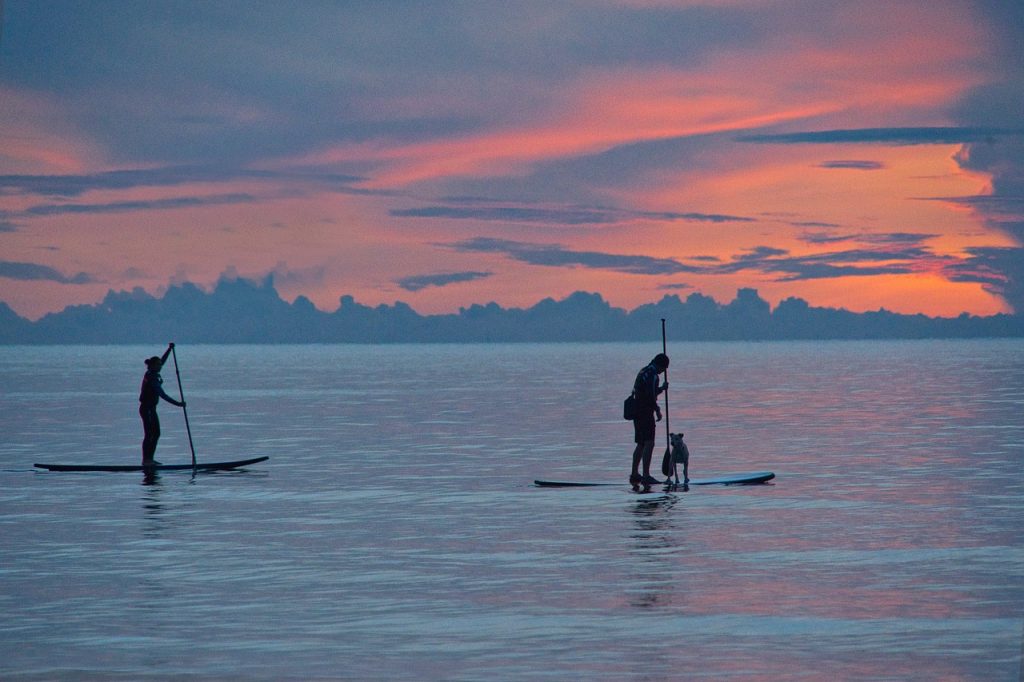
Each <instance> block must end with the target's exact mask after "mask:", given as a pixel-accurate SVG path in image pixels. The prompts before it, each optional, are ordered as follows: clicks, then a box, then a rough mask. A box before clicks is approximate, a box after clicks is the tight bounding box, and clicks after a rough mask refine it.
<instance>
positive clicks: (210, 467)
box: [33, 457, 270, 471]
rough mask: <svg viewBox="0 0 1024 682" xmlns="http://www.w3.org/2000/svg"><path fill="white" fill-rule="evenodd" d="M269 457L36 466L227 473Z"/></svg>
mask: <svg viewBox="0 0 1024 682" xmlns="http://www.w3.org/2000/svg"><path fill="white" fill-rule="evenodd" d="M268 459H270V458H269V457H254V458H253V459H238V460H235V461H233V462H205V463H198V464H196V465H195V466H192V465H191V464H157V465H156V466H146V467H144V466H142V465H141V464H34V465H33V466H35V467H37V468H39V469H47V470H49V471H188V470H190V469H197V470H199V471H226V470H228V469H237V468H239V467H244V466H249V465H250V464H256V463H257V462H265V461H266V460H268Z"/></svg>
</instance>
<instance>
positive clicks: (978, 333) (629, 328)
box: [0, 278, 1024, 344]
mask: <svg viewBox="0 0 1024 682" xmlns="http://www.w3.org/2000/svg"><path fill="white" fill-rule="evenodd" d="M661 318H665V319H666V320H668V322H669V329H670V330H671V332H670V333H671V335H672V337H673V339H674V340H677V341H687V340H693V341H698V340H775V339H779V340H781V339H883V338H975V337H987V336H1024V318H1022V317H1020V316H1013V315H995V316H992V317H973V316H969V315H966V314H964V315H961V316H959V317H956V318H930V317H926V316H924V315H899V314H896V313H891V312H887V311H884V310H882V311H878V312H871V313H860V314H858V313H851V312H848V311H845V310H835V309H828V308H813V307H811V306H809V305H808V304H807V303H806V302H805V301H803V300H801V299H796V298H790V299H787V300H785V301H783V302H782V303H781V304H779V305H778V306H777V307H776V308H775V309H774V310H772V309H771V308H770V306H769V304H768V302H767V301H764V300H763V299H761V298H760V297H759V296H758V294H757V292H756V291H755V290H753V289H741V290H739V292H737V296H736V298H735V300H733V301H732V302H730V303H728V304H720V303H718V302H716V301H715V300H713V299H711V298H709V297H707V296H703V295H701V294H697V293H694V294H690V295H689V296H688V297H687V298H686V299H685V300H682V299H680V298H679V297H678V296H675V295H669V296H665V297H664V298H663V299H662V300H661V301H659V302H657V303H653V304H648V305H643V306H640V307H638V308H636V309H634V310H632V311H626V310H623V309H621V308H615V307H612V306H611V305H610V304H608V303H607V302H606V301H605V300H604V299H603V298H601V296H600V295H598V294H588V293H582V292H577V293H575V294H573V295H571V296H569V297H568V298H566V299H564V300H561V301H555V300H552V299H545V300H543V301H541V302H539V303H537V304H536V305H534V306H532V307H530V308H527V309H518V308H512V309H505V308H502V307H500V306H498V305H497V304H496V303H489V304H487V305H473V306H470V307H468V308H463V309H461V310H460V311H459V312H458V313H454V314H446V315H420V314H419V313H417V312H416V311H415V310H413V309H412V308H411V307H409V306H408V305H406V304H404V303H396V304H395V305H393V306H386V305H381V306H377V307H370V306H365V305H361V304H359V303H357V302H356V301H355V300H353V299H352V297H350V296H344V297H342V298H341V300H340V305H339V307H338V309H337V310H335V311H334V312H323V311H321V310H318V309H317V308H315V307H314V306H313V304H312V303H311V302H310V301H309V300H308V299H306V298H304V297H299V298H298V299H297V300H296V301H295V302H294V303H288V302H286V301H284V300H282V299H281V297H280V296H279V295H278V292H277V290H276V289H275V287H274V285H273V282H272V280H271V279H270V278H268V279H266V280H264V281H263V282H251V281H247V280H244V279H228V278H224V279H222V280H221V281H220V282H219V284H218V285H217V286H216V288H215V289H214V290H213V291H211V292H204V291H202V290H201V289H199V288H198V287H196V286H195V285H192V284H184V285H180V286H173V287H171V288H170V289H169V290H168V291H167V293H166V294H165V295H164V296H163V297H162V298H156V297H153V296H151V295H149V294H147V293H145V292H143V291H142V290H141V289H136V290H135V291H132V292H113V291H111V292H110V293H108V294H107V297H106V298H105V299H104V300H103V301H102V302H101V303H99V304H96V305H83V306H71V307H69V308H66V309H65V310H63V311H62V312H59V313H51V314H49V315H46V316H45V317H43V318H41V319H40V320H38V321H36V322H31V321H29V320H26V319H24V318H21V317H19V316H18V315H17V314H15V313H14V312H13V311H12V310H11V308H10V307H9V306H7V305H6V304H4V303H0V343H3V344H62V343H67V344H71V343H85V344H90V343H166V342H167V341H168V340H170V339H173V340H175V341H177V342H182V343H410V342H415V343H421V342H528V341H656V340H659V338H660V330H661V326H660V320H661Z"/></svg>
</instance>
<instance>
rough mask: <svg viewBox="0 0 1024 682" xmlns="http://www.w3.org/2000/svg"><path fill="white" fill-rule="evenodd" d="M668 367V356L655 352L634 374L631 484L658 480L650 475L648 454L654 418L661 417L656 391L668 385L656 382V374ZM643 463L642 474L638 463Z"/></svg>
mask: <svg viewBox="0 0 1024 682" xmlns="http://www.w3.org/2000/svg"><path fill="white" fill-rule="evenodd" d="M667 369H668V356H667V355H665V354H664V353H658V354H657V355H655V356H654V359H653V360H651V363H650V364H649V365H647V366H646V367H644V368H643V369H642V370H640V372H639V373H638V374H637V375H636V381H634V382H633V395H634V396H636V412H635V413H634V416H633V433H634V438H633V440H634V441H635V442H636V448H635V449H634V450H633V471H632V473H631V474H630V476H629V482H630V483H631V484H633V485H638V484H641V483H642V484H643V485H652V484H654V483H660V481H659V480H658V479H656V478H654V477H653V476H651V455H652V454H653V453H654V433H655V422H656V421H661V408H660V407H658V395H659V394H660V393H662V392H663V391H664V390H665V389H666V388H668V382H667V381H666V382H665V383H664V384H663V385H661V386H659V385H658V375H659V374H662V373H664V371H665V370H667ZM641 463H643V474H642V475H641V473H640V470H639V469H640V465H641Z"/></svg>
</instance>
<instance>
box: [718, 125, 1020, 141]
mask: <svg viewBox="0 0 1024 682" xmlns="http://www.w3.org/2000/svg"><path fill="white" fill-rule="evenodd" d="M1021 135H1024V128H991V127H935V128H925V127H918V128H854V129H848V130H821V131H813V132H794V133H774V134H757V135H741V136H739V137H738V138H736V139H737V141H739V142H754V143H758V144H868V143H870V144H891V145H915V144H966V143H969V142H992V141H994V140H996V139H999V138H1006V137H1020V136H1021Z"/></svg>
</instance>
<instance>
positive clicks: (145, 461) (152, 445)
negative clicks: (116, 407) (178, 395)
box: [139, 343, 185, 466]
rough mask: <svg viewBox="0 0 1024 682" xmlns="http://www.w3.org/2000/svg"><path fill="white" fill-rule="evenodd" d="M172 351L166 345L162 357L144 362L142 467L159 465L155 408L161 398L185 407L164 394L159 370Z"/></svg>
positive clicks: (140, 411)
mask: <svg viewBox="0 0 1024 682" xmlns="http://www.w3.org/2000/svg"><path fill="white" fill-rule="evenodd" d="M173 350H174V344H173V343H171V344H168V346H167V350H166V351H165V352H164V354H163V357H157V356H155V355H154V356H153V357H151V358H149V359H148V360H146V374H145V376H143V377H142V388H141V389H140V390H139V416H140V417H142V431H143V434H144V435H143V437H142V466H152V465H156V464H160V462H158V461H156V460H155V459H154V455H156V444H157V441H159V440H160V419H159V417H157V415H156V406H157V404H159V402H160V399H161V398H163V399H164V400H166V401H167V402H169V403H171V404H172V405H177V406H178V407H185V403H184V401H178V400H175V399H174V398H172V397H171V396H169V395H167V393H165V392H164V387H163V383H164V380H163V377H161V376H160V370H161V369H162V368H163V366H164V362H166V361H167V356H168V355H170V354H171V351H173Z"/></svg>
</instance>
